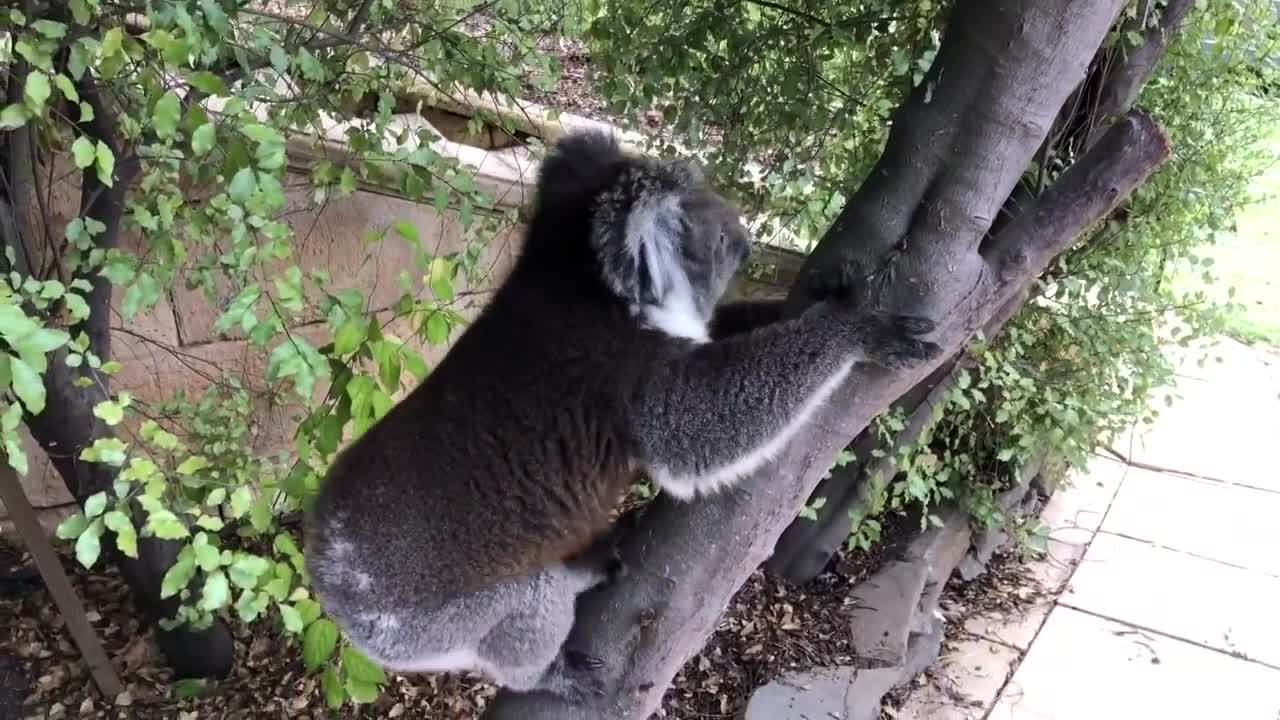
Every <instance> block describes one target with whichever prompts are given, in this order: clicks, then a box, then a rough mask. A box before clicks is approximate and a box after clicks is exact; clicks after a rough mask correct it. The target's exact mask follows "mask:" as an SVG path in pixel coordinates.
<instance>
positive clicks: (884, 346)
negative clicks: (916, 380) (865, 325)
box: [865, 315, 942, 370]
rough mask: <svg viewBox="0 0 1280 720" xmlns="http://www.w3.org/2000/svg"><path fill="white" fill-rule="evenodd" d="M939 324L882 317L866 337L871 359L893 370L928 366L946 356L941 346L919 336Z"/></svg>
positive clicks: (908, 317)
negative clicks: (929, 363) (934, 360)
mask: <svg viewBox="0 0 1280 720" xmlns="http://www.w3.org/2000/svg"><path fill="white" fill-rule="evenodd" d="M936 328H937V323H935V322H933V321H932V320H930V319H928V318H923V317H916V316H912V315H895V316H879V317H877V318H876V320H875V321H873V325H872V328H871V329H870V331H869V333H868V335H867V337H866V341H865V342H866V345H865V350H866V354H867V359H868V360H870V361H871V362H873V363H875V364H876V365H879V366H881V367H884V368H887V369H889V370H905V369H908V368H912V367H916V366H917V365H920V364H922V363H926V362H928V361H930V360H932V359H934V358H936V357H937V356H938V355H940V354H941V353H942V347H941V346H939V345H938V344H937V343H932V342H929V341H928V340H921V339H919V338H917V337H914V336H916V335H925V334H927V333H930V332H933V330H934V329H936Z"/></svg>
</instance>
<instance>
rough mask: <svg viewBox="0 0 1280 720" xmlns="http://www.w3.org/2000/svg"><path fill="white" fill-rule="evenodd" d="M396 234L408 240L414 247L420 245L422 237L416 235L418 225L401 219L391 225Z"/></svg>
mask: <svg viewBox="0 0 1280 720" xmlns="http://www.w3.org/2000/svg"><path fill="white" fill-rule="evenodd" d="M391 227H392V228H394V229H395V231H396V234H397V235H399V236H400V237H402V238H404V239H405V240H407V241H409V243H410V244H411V245H413V246H414V247H418V246H420V245H422V237H421V236H419V235H418V226H417V225H414V224H413V223H411V222H409V221H408V220H401V221H399V222H397V223H395V224H394V225H392V226H391Z"/></svg>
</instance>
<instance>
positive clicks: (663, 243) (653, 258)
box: [591, 190, 687, 306]
mask: <svg viewBox="0 0 1280 720" xmlns="http://www.w3.org/2000/svg"><path fill="white" fill-rule="evenodd" d="M620 195H621V193H618V194H615V195H613V196H611V197H608V198H605V199H602V201H601V204H600V205H599V206H598V207H597V208H596V215H595V219H594V222H593V224H592V232H591V243H592V245H593V246H594V248H595V250H596V254H597V257H598V258H599V260H600V267H601V271H602V273H603V276H604V281H605V283H606V284H607V285H608V286H609V289H610V290H612V291H613V292H614V293H616V294H617V295H618V296H619V297H620V298H622V299H623V300H624V301H626V302H627V303H628V304H629V305H632V306H639V305H653V304H658V303H661V302H662V299H663V298H665V297H666V296H667V294H668V293H670V292H671V291H672V289H673V288H675V287H676V285H677V284H678V283H680V282H683V281H684V270H683V269H682V268H681V266H680V243H681V236H682V234H683V233H684V232H685V228H686V226H687V223H686V219H685V211H684V208H683V197H682V196H681V194H680V193H679V192H678V191H672V190H662V191H655V192H654V193H653V194H645V193H641V194H640V195H639V196H638V197H634V198H625V197H620Z"/></svg>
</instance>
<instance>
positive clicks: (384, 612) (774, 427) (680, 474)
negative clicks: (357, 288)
mask: <svg viewBox="0 0 1280 720" xmlns="http://www.w3.org/2000/svg"><path fill="white" fill-rule="evenodd" d="M749 248H750V242H749V236H748V234H747V231H746V229H745V228H744V227H743V226H742V224H741V223H740V221H739V218H738V213H737V210H736V209H734V208H733V207H732V206H731V205H730V204H729V203H728V202H726V201H725V200H724V199H723V198H721V197H720V196H719V195H718V194H716V193H715V192H714V191H713V190H712V189H711V188H709V187H708V186H707V185H706V183H705V180H704V179H703V178H702V175H701V173H700V172H699V171H698V170H697V168H696V167H693V166H690V165H687V164H684V163H679V162H659V161H654V160H649V159H643V158H634V157H627V156H625V155H623V154H622V153H621V151H620V150H619V149H618V148H617V146H616V145H615V144H614V142H613V141H612V140H611V139H610V138H608V137H606V136H602V135H599V134H594V133H578V134H574V135H570V136H567V137H566V138H564V139H562V140H561V141H560V142H559V143H558V144H557V145H556V147H555V148H553V151H552V153H551V154H550V155H549V156H548V158H547V160H546V161H545V162H544V164H543V167H542V170H541V175H540V179H539V186H538V201H537V204H536V206H535V208H534V214H533V219H532V221H531V223H530V228H529V234H528V237H527V239H526V242H525V247H524V252H523V254H522V256H521V258H520V260H519V261H518V262H517V264H516V267H515V268H514V270H513V272H512V274H511V275H510V276H509V278H508V279H507V281H506V282H505V283H504V284H503V286H502V287H501V288H500V289H499V291H498V292H497V293H496V294H495V296H494V298H493V299H492V300H491V301H490V303H489V304H488V305H487V306H486V307H485V309H484V311H483V312H482V313H481V315H480V317H479V318H477V319H476V321H475V322H474V323H473V324H472V326H471V327H470V328H469V329H468V330H467V331H466V332H465V333H463V335H462V336H461V337H460V338H459V339H458V341H457V342H456V343H455V345H454V347H453V348H452V349H451V350H450V352H449V353H448V355H447V356H446V357H445V359H444V361H443V362H442V363H441V364H440V365H439V367H437V368H436V369H435V371H434V372H432V374H431V375H430V376H429V377H428V378H427V379H426V380H425V381H424V382H423V384H422V385H421V386H419V387H418V388H416V389H415V390H414V391H413V392H412V393H410V394H409V396H408V397H406V398H405V399H404V400H403V401H402V402H400V403H399V404H397V405H396V406H395V407H394V408H392V410H391V411H390V412H389V413H388V414H387V416H386V417H384V418H383V419H382V420H381V421H380V422H378V423H377V424H375V425H374V426H373V427H372V428H370V429H369V430H368V431H367V432H366V433H365V434H364V435H363V436H362V437H361V438H360V439H359V440H357V441H355V442H354V443H352V444H351V446H350V447H348V448H347V449H346V450H344V451H343V452H342V453H341V455H340V456H339V457H338V459H337V460H336V461H335V462H334V465H333V467H332V468H331V470H330V472H329V475H328V477H327V478H326V480H325V482H324V484H323V486H322V488H321V492H320V495H319V497H318V498H317V499H316V503H315V506H314V509H313V511H312V513H310V515H309V516H308V519H307V561H308V567H309V571H310V573H311V575H312V578H313V583H314V587H315V589H316V592H317V595H318V597H319V599H320V601H321V603H322V604H323V606H324V608H325V609H326V611H327V612H329V613H330V614H331V615H332V616H333V617H334V618H335V620H336V621H337V622H338V623H339V624H340V625H341V626H342V628H343V629H344V631H345V632H346V633H347V635H348V637H349V638H350V639H351V641H352V642H353V643H355V645H356V646H357V647H359V648H360V649H362V650H363V651H364V652H365V653H367V654H368V655H369V656H370V657H371V658H373V659H375V660H376V661H378V662H380V663H381V664H383V665H385V666H387V667H389V668H394V669H398V670H404V671H447V670H476V671H479V672H481V673H483V674H484V675H486V676H488V677H489V678H490V679H492V680H494V681H496V682H497V683H499V684H502V685H506V686H509V687H513V688H517V689H532V688H535V687H537V688H542V689H546V690H550V691H553V692H557V693H561V694H565V695H570V696H572V695H574V694H578V693H583V692H590V688H591V686H592V678H591V672H590V671H591V669H592V668H594V667H597V666H598V661H596V660H595V659H594V658H589V657H583V656H582V655H581V654H580V653H575V652H574V651H573V650H572V649H571V648H565V647H562V644H563V643H564V640H565V638H566V637H567V635H568V633H569V629H570V627H571V626H572V623H573V606H574V601H575V599H576V597H577V595H578V594H580V593H581V592H583V591H585V590H587V589H589V588H591V587H593V586H595V585H596V584H598V583H600V582H603V581H605V580H606V579H607V578H608V576H609V574H610V560H611V557H612V556H611V554H610V553H609V552H608V548H609V541H608V539H607V536H605V535H606V531H607V530H608V528H609V526H610V511H611V510H612V509H613V508H614V506H615V505H616V503H617V501H618V500H619V499H620V497H621V496H622V495H623V493H625V491H626V488H627V487H628V485H629V484H630V482H631V481H632V480H634V479H635V478H636V477H637V474H638V473H640V472H648V473H649V475H650V476H651V477H652V478H653V479H654V480H655V481H656V482H657V483H658V484H659V486H660V487H662V488H663V489H664V490H666V491H668V492H671V493H673V494H675V495H676V496H678V497H681V498H692V497H694V496H696V495H698V494H705V493H708V492H713V491H715V490H716V489H718V488H721V487H724V486H727V485H730V484H732V483H733V482H734V481H736V480H737V479H738V478H739V477H741V476H743V475H745V474H747V473H748V472H750V471H751V470H753V469H755V467H757V466H758V465H759V464H760V463H763V462H765V461H766V460H767V459H768V458H769V456H770V455H771V454H772V453H773V452H775V451H776V450H777V449H778V448H779V447H780V446H781V443H782V442H784V441H785V440H786V439H787V438H788V437H789V435H791V434H794V433H795V432H797V431H798V430H799V429H801V428H802V427H803V424H804V421H805V420H806V419H807V416H808V413H810V412H812V411H813V410H814V409H815V408H816V407H817V406H818V405H819V404H820V403H821V402H823V401H824V400H825V398H826V395H828V394H829V393H830V392H831V391H832V390H833V389H834V388H835V387H836V386H837V385H838V383H839V382H840V380H841V379H842V377H843V374H844V373H845V372H847V371H848V368H849V367H850V365H851V364H852V363H853V362H855V361H859V360H862V359H867V360H870V361H872V362H877V363H880V364H882V365H885V366H888V367H901V366H905V365H909V364H912V363H917V362H921V361H923V360H926V359H928V358H930V357H932V356H934V355H935V354H936V353H937V352H938V348H937V347H936V346H934V345H932V344H931V343H927V342H924V341H922V340H920V339H918V338H917V337H915V336H916V335H920V334H924V333H927V332H929V331H930V330H931V329H932V324H931V323H929V322H928V321H925V320H921V319H916V318H899V317H890V316H884V315H878V314H873V313H868V312H865V311H863V310H861V309H860V307H861V302H860V301H855V300H854V299H853V293H852V292H851V291H850V287H851V282H850V278H849V277H847V276H841V277H837V278H835V279H834V280H832V279H827V281H826V282H825V284H824V285H822V286H820V287H817V288H815V296H817V297H819V298H820V301H819V302H817V303H816V304H815V305H813V306H812V307H810V308H809V310H807V311H806V312H805V313H804V314H803V315H801V316H799V317H797V318H794V319H788V320H782V319H781V317H780V312H779V308H778V306H776V304H774V305H754V306H753V305H749V304H731V305H727V306H724V307H722V308H721V309H720V310H718V311H717V310H715V306H716V303H717V301H718V300H719V299H720V297H721V295H722V294H723V293H724V291H725V289H726V287H727V286H728V283H729V281H730V279H731V278H732V276H733V274H734V272H735V271H736V269H737V268H738V266H739V265H740V264H741V263H742V262H743V261H744V260H745V259H746V258H747V255H748V253H749ZM713 312H714V317H713ZM709 328H710V330H709ZM602 536H605V537H604V539H602ZM549 670H554V672H548V671H549ZM565 677H567V678H570V679H569V680H563V679H561V678H565Z"/></svg>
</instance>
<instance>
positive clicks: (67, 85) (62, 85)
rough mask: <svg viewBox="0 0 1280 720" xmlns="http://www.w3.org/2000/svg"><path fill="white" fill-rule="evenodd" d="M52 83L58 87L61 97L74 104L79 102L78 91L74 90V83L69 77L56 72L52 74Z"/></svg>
mask: <svg viewBox="0 0 1280 720" xmlns="http://www.w3.org/2000/svg"><path fill="white" fill-rule="evenodd" d="M53 84H54V85H55V86H56V87H57V88H58V92H60V93H62V97H64V98H66V99H67V101H68V102H73V103H76V104H79V103H80V93H78V92H76V86H75V83H73V82H71V78H69V77H67V76H66V75H63V74H62V73H58V74H57V75H54V76H53Z"/></svg>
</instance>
